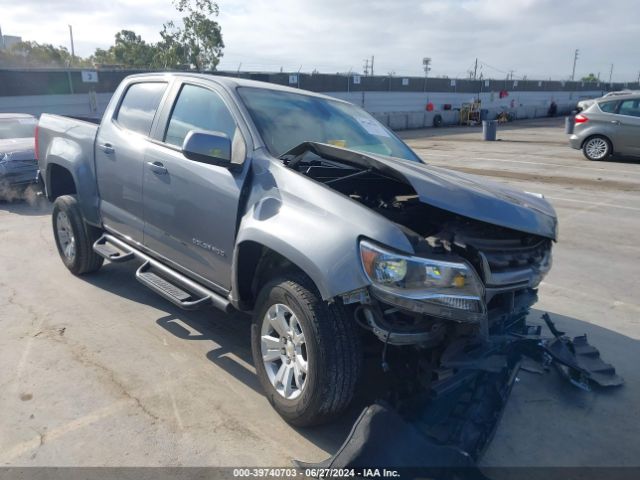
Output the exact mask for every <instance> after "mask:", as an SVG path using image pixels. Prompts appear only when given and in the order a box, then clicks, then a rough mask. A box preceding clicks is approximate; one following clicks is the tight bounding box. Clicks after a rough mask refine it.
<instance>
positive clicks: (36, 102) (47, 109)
mask: <svg viewBox="0 0 640 480" xmlns="http://www.w3.org/2000/svg"><path fill="white" fill-rule="evenodd" d="M110 99H111V93H97V94H93V95H92V94H89V93H77V94H75V95H25V96H21V97H0V113H31V114H32V115H40V114H41V113H56V114H59V115H79V116H87V117H101V116H102V114H103V113H104V111H105V109H106V108H107V104H108V103H109V100H110Z"/></svg>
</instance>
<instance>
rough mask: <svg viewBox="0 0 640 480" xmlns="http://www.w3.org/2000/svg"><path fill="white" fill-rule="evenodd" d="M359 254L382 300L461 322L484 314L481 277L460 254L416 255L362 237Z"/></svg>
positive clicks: (374, 289)
mask: <svg viewBox="0 0 640 480" xmlns="http://www.w3.org/2000/svg"><path fill="white" fill-rule="evenodd" d="M360 258H361V260H362V266H363V267H364V271H365V273H366V275H367V277H368V278H369V280H370V281H371V284H372V293H373V295H374V296H375V297H376V298H378V299H379V300H380V301H382V302H385V303H388V304H391V305H394V306H397V307H400V308H402V309H406V310H410V311H412V312H417V313H423V314H426V315H433V316H436V317H443V318H448V319H451V320H456V321H461V322H477V321H480V320H481V319H482V318H483V317H484V316H485V312H486V307H485V302H484V286H483V284H482V281H481V280H480V278H479V277H478V275H477V274H476V272H475V270H474V269H473V268H472V267H471V265H469V264H468V263H466V262H465V261H464V260H462V259H461V258H459V257H453V258H449V257H447V258H443V257H442V256H440V257H431V258H426V257H415V256H412V255H405V254H402V253H396V252H394V251H392V250H389V249H387V248H384V247H381V246H378V245H376V244H374V243H372V242H369V241H367V240H362V241H361V242H360Z"/></svg>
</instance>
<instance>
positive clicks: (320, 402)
mask: <svg viewBox="0 0 640 480" xmlns="http://www.w3.org/2000/svg"><path fill="white" fill-rule="evenodd" d="M251 347H252V351H253V360H254V364H255V367H256V371H257V374H258V378H259V379H260V383H261V384H262V387H263V388H264V390H265V392H266V395H267V398H268V399H269V402H270V403H271V405H273V407H274V408H275V410H276V411H277V412H278V413H279V414H280V415H281V416H282V417H283V418H284V419H285V420H286V421H287V422H289V423H290V424H292V425H296V426H310V425H317V424H320V423H325V422H327V421H329V420H331V419H332V418H334V417H335V416H337V415H338V414H340V413H342V412H343V411H344V410H345V409H346V408H347V407H348V406H349V403H350V401H351V399H352V398H353V394H354V392H355V388H356V384H357V381H358V379H359V376H360V371H361V366H362V352H361V347H360V338H359V336H358V332H357V327H356V325H355V322H354V319H353V316H352V315H351V314H350V312H349V310H347V309H346V308H345V307H344V306H342V305H338V304H335V303H334V304H331V305H329V304H327V303H326V302H324V301H323V300H322V299H321V298H320V295H319V294H318V292H317V289H316V287H315V285H314V284H313V282H311V280H310V279H309V278H308V277H306V276H305V275H302V274H290V275H289V276H287V277H282V278H279V279H276V280H273V281H271V282H269V283H268V284H267V285H265V286H264V288H263V289H262V290H261V292H260V294H259V296H258V300H257V303H256V309H255V311H254V318H253V325H252V327H251Z"/></svg>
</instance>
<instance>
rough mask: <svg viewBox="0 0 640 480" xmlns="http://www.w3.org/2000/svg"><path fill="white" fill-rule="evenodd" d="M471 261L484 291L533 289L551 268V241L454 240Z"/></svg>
mask: <svg viewBox="0 0 640 480" xmlns="http://www.w3.org/2000/svg"><path fill="white" fill-rule="evenodd" d="M456 240H457V241H460V240H463V241H464V244H465V247H466V249H467V251H468V252H469V253H472V255H473V257H474V261H473V263H474V266H475V267H476V268H477V269H478V271H479V272H480V274H481V275H482V277H483V280H484V282H485V284H486V285H487V287H492V286H506V285H518V284H524V283H526V284H528V285H537V282H538V281H539V277H540V276H541V275H544V273H546V272H547V271H548V270H549V268H550V266H551V264H550V262H551V255H550V254H551V240H549V239H547V238H542V237H536V236H517V237H512V238H501V239H487V238H470V237H466V238H464V239H460V238H459V237H458V238H456Z"/></svg>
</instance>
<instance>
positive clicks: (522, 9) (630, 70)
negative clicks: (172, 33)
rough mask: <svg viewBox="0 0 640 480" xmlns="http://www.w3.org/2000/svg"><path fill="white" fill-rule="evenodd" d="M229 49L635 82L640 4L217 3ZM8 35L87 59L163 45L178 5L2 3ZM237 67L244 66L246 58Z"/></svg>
mask: <svg viewBox="0 0 640 480" xmlns="http://www.w3.org/2000/svg"><path fill="white" fill-rule="evenodd" d="M218 5H219V7H220V17H219V22H220V23H221V25H222V32H223V37H224V41H225V44H226V48H225V51H224V57H223V59H222V62H221V64H220V68H221V69H230V70H236V69H238V67H240V68H241V69H242V70H279V69H280V67H283V68H284V70H285V71H290V70H298V69H299V68H300V67H302V71H311V70H313V69H317V70H319V71H321V72H328V73H335V72H338V71H339V72H346V71H349V70H353V71H356V72H357V71H362V66H363V60H364V58H365V57H370V56H371V55H375V67H376V73H377V74H387V73H389V72H395V73H396V74H397V75H422V58H423V57H425V56H428V57H431V58H432V71H431V75H432V76H441V75H447V76H451V77H454V76H455V77H461V76H466V75H467V74H468V73H467V72H468V71H469V70H470V69H471V68H472V67H473V64H474V61H475V58H476V57H477V58H479V59H480V71H481V73H482V74H483V76H484V77H485V78H504V76H505V75H506V72H508V71H510V70H514V78H522V77H523V76H527V77H528V78H530V79H538V78H540V79H547V78H552V79H567V78H568V77H569V75H570V74H571V68H572V62H573V53H574V50H575V49H576V48H579V49H580V58H579V60H578V65H577V69H576V76H578V77H580V76H583V75H586V74H587V73H589V72H593V73H595V74H597V73H600V75H601V78H602V79H603V80H605V81H607V80H608V78H609V70H610V65H611V64H612V63H613V64H614V71H613V80H614V81H635V80H636V79H637V78H638V73H639V72H640V56H639V55H638V54H637V52H638V45H640V4H638V2H637V0H610V1H608V2H602V1H601V0H562V1H557V0H395V1H390V0H386V1H381V0H251V1H248V0H221V1H219V2H218ZM0 11H1V12H2V16H1V18H0V26H1V27H2V31H3V33H4V34H12V35H21V36H22V37H23V38H24V39H29V40H36V41H38V42H47V43H53V44H56V45H58V44H62V45H67V46H68V44H69V35H68V29H67V24H72V25H73V28H74V37H75V46H76V52H77V53H79V54H80V55H83V56H87V55H89V54H90V53H92V52H93V50H94V49H95V48H96V47H102V48H106V47H108V46H109V45H111V44H112V42H113V36H114V34H115V32H117V31H118V30H120V29H123V28H126V29H130V30H134V31H136V32H137V33H138V34H140V35H142V37H143V38H144V39H145V40H147V41H157V40H158V39H159V35H158V32H159V30H160V29H161V27H162V23H163V22H165V21H166V20H169V19H174V20H176V19H178V18H179V15H178V14H177V12H176V11H175V9H174V8H173V7H172V5H171V2H170V0H136V1H133V0H129V1H126V0H112V1H111V2H104V1H98V0H82V1H77V0H21V1H20V2H19V3H18V2H16V1H15V0H0ZM240 64H241V65H240Z"/></svg>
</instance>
